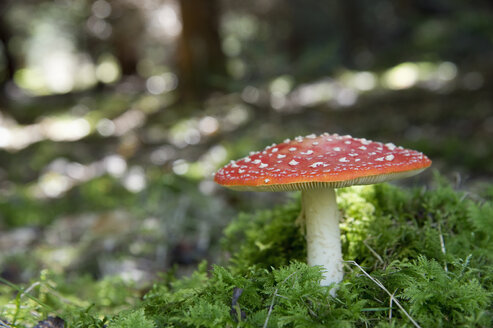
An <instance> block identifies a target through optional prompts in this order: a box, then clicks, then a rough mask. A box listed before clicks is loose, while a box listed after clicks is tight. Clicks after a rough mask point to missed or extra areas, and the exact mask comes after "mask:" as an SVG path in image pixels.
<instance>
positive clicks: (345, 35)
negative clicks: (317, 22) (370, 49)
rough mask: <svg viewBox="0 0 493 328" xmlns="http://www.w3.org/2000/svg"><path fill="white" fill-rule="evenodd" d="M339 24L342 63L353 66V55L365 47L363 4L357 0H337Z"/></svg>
mask: <svg viewBox="0 0 493 328" xmlns="http://www.w3.org/2000/svg"><path fill="white" fill-rule="evenodd" d="M338 5H339V15H338V16H339V24H338V26H339V27H340V35H341V41H340V42H341V58H342V63H343V64H344V65H346V66H348V67H350V68H354V67H355V56H356V55H357V54H358V53H359V52H360V51H361V50H362V49H365V47H366V43H367V42H366V41H365V36H366V30H365V29H366V26H365V25H364V23H363V19H362V15H363V14H364V13H363V12H362V9H363V8H364V7H363V6H361V5H359V4H358V3H357V0H339V1H338Z"/></svg>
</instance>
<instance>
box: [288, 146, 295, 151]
mask: <svg viewBox="0 0 493 328" xmlns="http://www.w3.org/2000/svg"><path fill="white" fill-rule="evenodd" d="M288 150H289V151H295V150H296V147H291V148H289V149H288Z"/></svg>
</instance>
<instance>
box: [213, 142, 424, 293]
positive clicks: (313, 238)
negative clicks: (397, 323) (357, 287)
mask: <svg viewBox="0 0 493 328" xmlns="http://www.w3.org/2000/svg"><path fill="white" fill-rule="evenodd" d="M430 165H431V161H430V160H429V159H428V158H427V157H426V156H425V155H423V154H422V153H420V152H417V151H415V150H409V149H404V148H402V147H397V146H395V145H394V144H391V143H387V144H383V143H380V142H373V141H369V140H366V139H358V138H353V137H351V136H339V135H337V134H332V135H330V134H328V133H324V134H322V135H320V136H316V135H314V134H312V135H308V136H306V137H297V138H295V139H294V140H289V139H287V140H285V141H284V142H283V143H280V144H278V145H275V144H273V145H272V146H268V147H266V148H265V149H264V150H263V151H260V152H255V153H251V154H250V156H247V157H245V158H242V159H239V160H237V161H231V162H230V163H229V164H228V165H226V166H225V167H223V168H222V169H220V170H219V171H218V172H217V173H216V174H215V177H214V180H215V181H216V182H217V183H219V184H221V185H223V186H225V187H228V188H231V189H235V190H247V191H294V190H301V193H302V194H301V201H302V210H303V211H304V213H303V214H304V217H305V225H306V241H307V253H308V259H307V262H308V265H311V266H314V265H320V266H322V267H323V269H324V276H323V279H322V281H321V285H322V286H329V285H330V284H332V283H338V282H340V281H341V280H342V278H343V272H342V254H341V240H340V233H339V217H340V214H339V210H338V208H337V203H336V195H335V192H334V188H341V187H348V186H352V185H366V184H373V183H379V182H384V181H389V180H394V179H400V178H406V177H410V176H413V175H415V174H418V173H420V172H422V171H423V170H425V169H426V168H427V167H429V166H430ZM332 293H334V292H332Z"/></svg>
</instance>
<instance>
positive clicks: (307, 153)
mask: <svg viewBox="0 0 493 328" xmlns="http://www.w3.org/2000/svg"><path fill="white" fill-rule="evenodd" d="M300 154H301V155H311V154H313V150H311V149H309V150H307V151H306V152H300Z"/></svg>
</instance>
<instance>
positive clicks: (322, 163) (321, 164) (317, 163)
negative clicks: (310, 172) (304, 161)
mask: <svg viewBox="0 0 493 328" xmlns="http://www.w3.org/2000/svg"><path fill="white" fill-rule="evenodd" d="M323 165H324V162H315V163H313V164H312V165H310V167H317V166H323Z"/></svg>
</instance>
